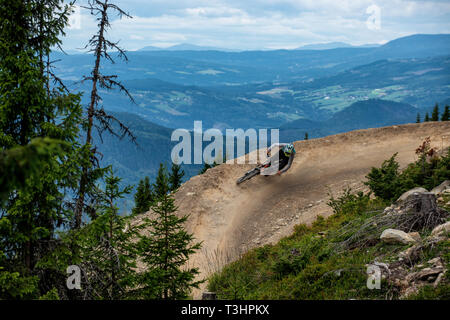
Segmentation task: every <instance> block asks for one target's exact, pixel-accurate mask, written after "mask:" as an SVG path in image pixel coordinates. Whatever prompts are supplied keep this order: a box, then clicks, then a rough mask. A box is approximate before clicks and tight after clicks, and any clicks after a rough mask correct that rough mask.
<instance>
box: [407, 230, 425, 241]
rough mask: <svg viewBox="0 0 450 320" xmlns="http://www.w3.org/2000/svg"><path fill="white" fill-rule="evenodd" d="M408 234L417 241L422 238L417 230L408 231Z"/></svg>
mask: <svg viewBox="0 0 450 320" xmlns="http://www.w3.org/2000/svg"><path fill="white" fill-rule="evenodd" d="M408 235H409V236H410V237H411V238H413V239H414V240H416V241H417V242H421V241H422V238H421V237H420V234H419V233H418V232H408Z"/></svg>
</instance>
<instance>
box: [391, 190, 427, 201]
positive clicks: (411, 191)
mask: <svg viewBox="0 0 450 320" xmlns="http://www.w3.org/2000/svg"><path fill="white" fill-rule="evenodd" d="M424 192H428V190H427V189H425V188H421V187H417V188H414V189H411V190H409V191H406V192H405V193H403V194H402V195H401V196H400V198H398V199H397V201H396V202H403V201H405V200H406V199H407V198H408V197H409V196H410V195H412V194H414V193H424Z"/></svg>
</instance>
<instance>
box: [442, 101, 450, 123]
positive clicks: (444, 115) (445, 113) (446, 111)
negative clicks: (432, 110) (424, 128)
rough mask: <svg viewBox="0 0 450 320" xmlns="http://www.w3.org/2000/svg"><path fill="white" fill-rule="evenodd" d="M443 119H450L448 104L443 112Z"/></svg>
mask: <svg viewBox="0 0 450 320" xmlns="http://www.w3.org/2000/svg"><path fill="white" fill-rule="evenodd" d="M441 121H450V107H449V106H447V105H446V106H445V109H444V112H443V113H442V117H441Z"/></svg>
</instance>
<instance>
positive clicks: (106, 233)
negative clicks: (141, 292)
mask: <svg viewBox="0 0 450 320" xmlns="http://www.w3.org/2000/svg"><path fill="white" fill-rule="evenodd" d="M120 181H121V179H120V178H118V177H116V176H115V175H114V174H113V173H112V170H110V169H109V170H108V174H107V176H106V177H105V183H106V185H105V189H104V190H100V189H97V190H96V193H97V198H98V199H99V202H98V205H97V206H96V208H95V209H96V212H97V214H98V216H97V218H96V219H95V220H93V221H92V222H91V223H90V224H88V225H87V226H86V227H84V228H83V229H82V230H80V231H78V232H79V234H80V236H79V241H78V245H79V247H80V261H81V262H80V263H79V264H78V266H79V267H80V268H81V269H82V274H83V275H84V277H83V281H82V284H81V287H82V294H83V295H84V296H85V298H87V299H114V300H116V299H125V298H126V297H127V296H128V295H129V294H130V290H132V289H133V288H134V286H135V285H136V279H137V278H136V277H137V273H136V261H137V259H138V256H137V253H138V251H137V246H136V243H135V241H134V240H135V239H136V238H137V237H138V236H139V232H140V231H141V230H142V227H143V226H144V225H134V224H132V223H131V220H130V219H131V217H130V216H121V215H119V214H118V207H117V205H116V202H117V200H119V199H121V198H123V197H124V195H125V194H128V193H130V191H131V187H130V186H127V187H125V188H123V189H120V188H119V183H120Z"/></svg>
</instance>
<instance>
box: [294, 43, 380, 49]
mask: <svg viewBox="0 0 450 320" xmlns="http://www.w3.org/2000/svg"><path fill="white" fill-rule="evenodd" d="M379 46H380V45H379V44H363V45H360V46H353V45H351V44H348V43H345V42H327V43H314V44H307V45H304V46H301V47H298V48H297V49H295V50H329V49H336V48H375V47H379Z"/></svg>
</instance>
